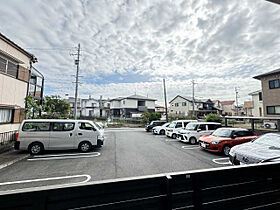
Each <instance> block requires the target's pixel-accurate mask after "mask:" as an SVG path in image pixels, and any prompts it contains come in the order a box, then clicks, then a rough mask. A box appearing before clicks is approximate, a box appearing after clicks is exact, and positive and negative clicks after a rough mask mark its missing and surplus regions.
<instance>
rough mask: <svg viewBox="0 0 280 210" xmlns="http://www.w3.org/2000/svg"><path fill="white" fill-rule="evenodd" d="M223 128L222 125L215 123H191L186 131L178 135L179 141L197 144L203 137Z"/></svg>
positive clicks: (183, 130)
mask: <svg viewBox="0 0 280 210" xmlns="http://www.w3.org/2000/svg"><path fill="white" fill-rule="evenodd" d="M220 127H222V125H221V123H215V122H194V123H189V124H188V125H187V126H186V127H185V129H182V130H180V131H179V132H178V134H177V139H178V140H180V141H182V142H189V143H191V144H196V143H197V142H198V139H199V138H200V137H201V136H205V135H207V134H211V133H212V132H213V131H214V130H216V129H217V128H220Z"/></svg>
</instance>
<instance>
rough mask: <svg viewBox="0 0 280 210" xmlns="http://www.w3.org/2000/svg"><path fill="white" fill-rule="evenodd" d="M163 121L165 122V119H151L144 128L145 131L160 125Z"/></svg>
mask: <svg viewBox="0 0 280 210" xmlns="http://www.w3.org/2000/svg"><path fill="white" fill-rule="evenodd" d="M165 123H166V122H165V121H152V122H151V123H150V124H149V125H147V126H146V128H145V129H146V131H147V132H150V131H152V129H153V127H156V126H162V125H163V124H165Z"/></svg>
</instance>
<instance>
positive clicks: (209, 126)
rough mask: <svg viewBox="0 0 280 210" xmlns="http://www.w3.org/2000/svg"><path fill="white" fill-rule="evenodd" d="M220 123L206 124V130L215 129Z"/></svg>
mask: <svg viewBox="0 0 280 210" xmlns="http://www.w3.org/2000/svg"><path fill="white" fill-rule="evenodd" d="M220 127H221V125H218V124H217V125H216V124H209V125H208V130H216V129H217V128H220Z"/></svg>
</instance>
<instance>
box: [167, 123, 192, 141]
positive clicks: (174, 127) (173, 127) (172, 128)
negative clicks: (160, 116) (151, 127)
mask: <svg viewBox="0 0 280 210" xmlns="http://www.w3.org/2000/svg"><path fill="white" fill-rule="evenodd" d="M190 122H197V120H175V121H172V122H171V123H170V125H169V126H168V128H166V131H165V134H166V136H167V137H171V138H173V139H176V137H177V134H178V132H179V130H181V129H183V128H185V127H186V126H187V125H188V124H189V123H190Z"/></svg>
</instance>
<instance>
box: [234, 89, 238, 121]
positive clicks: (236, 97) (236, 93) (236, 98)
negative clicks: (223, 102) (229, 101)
mask: <svg viewBox="0 0 280 210" xmlns="http://www.w3.org/2000/svg"><path fill="white" fill-rule="evenodd" d="M234 90H235V100H236V116H238V115H239V114H238V111H239V107H238V97H239V96H238V88H237V87H235V88H234Z"/></svg>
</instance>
